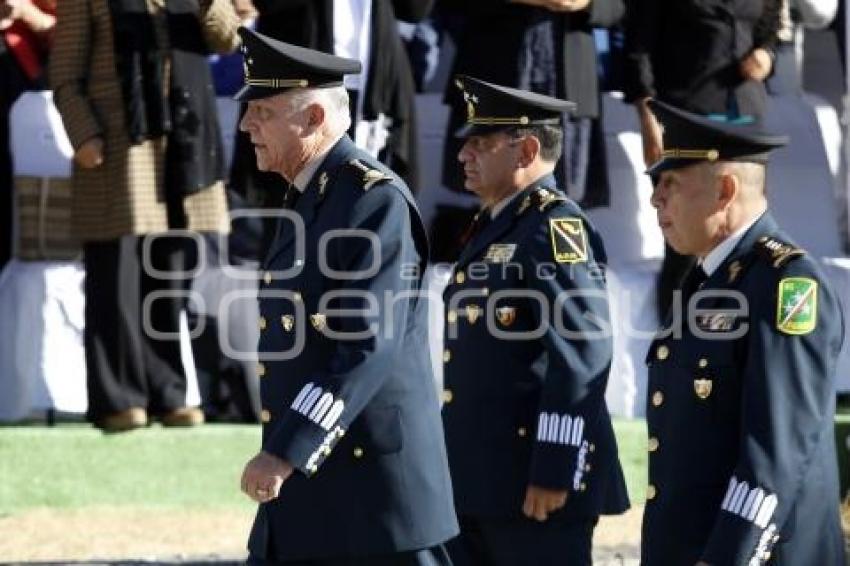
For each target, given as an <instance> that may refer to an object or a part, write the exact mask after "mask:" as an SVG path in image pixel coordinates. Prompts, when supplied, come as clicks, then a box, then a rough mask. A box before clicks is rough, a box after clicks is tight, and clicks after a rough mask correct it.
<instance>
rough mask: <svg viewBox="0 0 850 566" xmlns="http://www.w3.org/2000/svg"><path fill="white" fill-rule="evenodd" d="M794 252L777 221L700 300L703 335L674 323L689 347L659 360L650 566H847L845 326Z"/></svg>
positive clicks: (753, 233)
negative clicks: (841, 454)
mask: <svg viewBox="0 0 850 566" xmlns="http://www.w3.org/2000/svg"><path fill="white" fill-rule="evenodd" d="M787 242H788V239H787V238H786V237H785V236H784V235H783V234H781V233H780V232H779V231H778V228H777V226H776V224H775V222H774V221H773V219H772V218H771V217H770V215H769V214H767V213H765V215H764V216H762V217H761V218H760V219H759V220H758V221H757V222H756V224H754V225H753V227H752V228H751V229H749V230H748V231H747V233H746V234H745V235H744V237H743V238H742V240H741V241H740V242H739V243H738V245H737V246H736V248H735V249H734V250H733V251H732V253H731V254H730V255H729V257H727V258H726V260H725V262H724V263H723V264H721V266H720V267H719V268H718V269H717V270H716V271H715V272H714V273H713V274H712V275H711V276H710V277H709V278H708V279H707V280H706V281H705V282H704V284H703V285H702V288H701V293H700V294H703V293H705V294H708V295H709V296H706V297H705V298H701V299H699V297H700V294H698V295H695V296H694V297H693V298H694V300H697V299H699V300H698V304H697V305H696V306H697V307H698V308H699V309H700V311H699V312H697V311H694V310H691V315H690V318H691V319H692V323H690V324H689V323H688V322H687V320H686V321H685V322H684V324H682V325H679V324H678V323H676V322H675V321H673V322H671V321H668V323H669V324H667V325H665V331H669V330H670V329H676V328H677V327H681V337H679V338H677V337H676V336H675V332H672V333H671V332H667V336H664V337H659V338H658V339H656V340H655V342H654V343H653V344H652V346H651V348H650V351H649V355H648V358H647V363H648V364H649V389H648V391H649V402H648V405H647V425H648V429H649V482H650V485H649V488H648V492H647V503H646V510H645V515H644V523H643V548H642V563H643V564H644V565H646V566H680V565H693V564H694V563H696V562H697V560H700V559H702V560H704V561H706V562H708V563H709V564H712V565H715V566H731V565H758V564H765V563H766V564H775V565H781V566H785V565H794V566H796V565H800V566H802V565H804V564H805V565H808V564H812V565H814V564H817V565H818V566H844V565H845V561H844V542H843V538H842V534H841V527H840V523H839V515H838V502H839V494H838V481H837V465H836V458H835V444H834V442H835V441H834V438H833V415H834V405H835V375H834V374H835V364H836V359H837V355H838V352H839V349H840V347H841V343H842V340H843V336H844V321H843V320H842V315H841V312H842V311H841V309H840V308H839V305H838V301H837V300H836V297H835V296H834V295H833V294H832V291H831V290H830V289H829V287H828V286H827V285H826V282H825V280H824V277H823V274H822V273H821V272H820V270H819V269H818V267H817V265H816V264H815V262H814V261H812V259H811V258H809V257H808V256H805V255H804V254H803V252H802V251H801V250H799V249H797V248H796V247H794V246H793V244H789V243H787ZM745 309H746V310H745ZM672 318H675V316H674V317H672ZM685 318H688V317H687V316H686V317H685ZM723 335H725V336H726V339H724V338H723Z"/></svg>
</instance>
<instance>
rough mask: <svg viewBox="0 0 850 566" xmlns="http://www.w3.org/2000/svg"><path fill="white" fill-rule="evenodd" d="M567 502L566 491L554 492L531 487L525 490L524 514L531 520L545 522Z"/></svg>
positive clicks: (534, 486)
mask: <svg viewBox="0 0 850 566" xmlns="http://www.w3.org/2000/svg"><path fill="white" fill-rule="evenodd" d="M566 502H567V492H566V490H564V491H560V490H553V489H545V488H542V487H537V486H536V485H530V486H528V488H527V489H526V490H525V503H523V504H522V512H523V513H524V514H525V516H526V517H528V518H529V519H535V520H537V521H541V522H543V521H545V520H546V519H548V518H549V514H550V513H552V512H554V511H557V510H558V509H560V508H561V507H563V506H564V504H565V503H566Z"/></svg>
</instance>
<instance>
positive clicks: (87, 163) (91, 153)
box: [74, 137, 103, 169]
mask: <svg viewBox="0 0 850 566" xmlns="http://www.w3.org/2000/svg"><path fill="white" fill-rule="evenodd" d="M74 160H75V161H76V162H77V164H78V165H79V166H80V167H82V168H83V169H94V168H95V167H97V166H98V165H100V164H101V163H103V138H100V137H93V138H89V139H87V140H86V141H84V142H83V145H81V146H80V148H79V149H78V150H77V152H76V153H75V154H74Z"/></svg>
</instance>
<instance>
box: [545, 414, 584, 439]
mask: <svg viewBox="0 0 850 566" xmlns="http://www.w3.org/2000/svg"><path fill="white" fill-rule="evenodd" d="M583 437H584V419H583V418H582V417H575V418H573V417H570V416H569V415H558V414H556V413H540V416H539V417H538V421H537V441H538V442H549V443H551V444H562V445H564V446H579V445H581V441H582V439H583Z"/></svg>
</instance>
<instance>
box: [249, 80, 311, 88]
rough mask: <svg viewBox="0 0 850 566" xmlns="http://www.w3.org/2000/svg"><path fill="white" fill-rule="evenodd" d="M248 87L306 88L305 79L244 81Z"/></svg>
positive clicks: (306, 82)
mask: <svg viewBox="0 0 850 566" xmlns="http://www.w3.org/2000/svg"><path fill="white" fill-rule="evenodd" d="M245 82H246V83H247V84H248V85H249V86H260V87H266V88H292V87H306V86H307V85H308V84H310V83H309V81H307V79H245Z"/></svg>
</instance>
